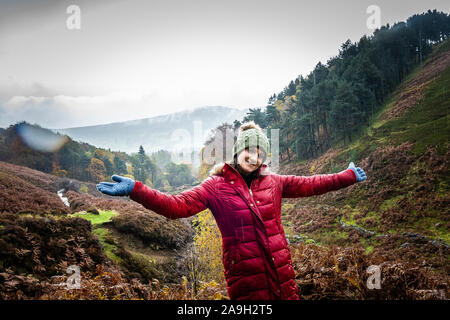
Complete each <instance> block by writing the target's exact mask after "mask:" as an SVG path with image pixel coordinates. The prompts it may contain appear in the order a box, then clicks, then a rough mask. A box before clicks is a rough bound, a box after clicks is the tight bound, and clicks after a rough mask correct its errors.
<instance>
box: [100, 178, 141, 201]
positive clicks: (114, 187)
mask: <svg viewBox="0 0 450 320" xmlns="http://www.w3.org/2000/svg"><path fill="white" fill-rule="evenodd" d="M111 179H113V180H114V181H117V182H118V183H109V182H100V183H99V184H97V189H98V191H100V192H103V193H105V194H107V195H110V196H129V195H130V194H131V191H133V188H134V182H135V181H134V180H133V179H130V178H126V177H121V176H116V175H113V176H112V177H111Z"/></svg>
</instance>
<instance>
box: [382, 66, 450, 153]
mask: <svg viewBox="0 0 450 320" xmlns="http://www.w3.org/2000/svg"><path fill="white" fill-rule="evenodd" d="M449 88H450V68H447V69H446V70H445V71H443V72H441V74H440V76H439V77H437V78H436V79H435V80H434V81H432V82H431V83H430V84H429V86H428V87H427V88H426V89H425V92H424V98H423V99H422V100H421V101H419V102H418V103H417V104H416V105H415V106H413V107H411V108H410V109H409V111H407V112H406V113H405V114H404V115H403V116H402V117H399V118H395V119H392V120H390V121H387V122H384V123H382V124H381V125H379V126H378V129H377V130H374V132H373V134H374V136H375V137H376V138H377V139H383V138H388V139H387V141H389V142H391V143H392V142H394V143H395V144H396V145H399V144H401V143H403V142H406V141H409V142H414V143H415V145H414V147H413V150H412V151H413V152H414V153H415V154H418V155H419V154H422V153H424V152H425V150H426V147H427V146H437V147H438V152H439V153H440V154H444V153H445V152H446V151H447V148H448V142H449V141H450V125H449V124H450V90H449Z"/></svg>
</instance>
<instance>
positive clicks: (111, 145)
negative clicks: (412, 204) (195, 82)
mask: <svg viewBox="0 0 450 320" xmlns="http://www.w3.org/2000/svg"><path fill="white" fill-rule="evenodd" d="M247 111H248V110H239V109H234V108H229V107H221V106H212V107H202V108H197V109H194V110H191V111H181V112H176V113H172V114H168V115H162V116H156V117H151V118H144V119H139V120H132V121H125V122H116V123H110V124H105V125H96V126H87V127H78V128H66V129H55V131H57V132H60V133H63V134H67V135H69V136H70V137H72V138H73V139H74V140H79V141H83V142H88V143H90V144H93V145H95V146H97V147H102V148H107V149H111V150H117V151H122V152H127V153H132V152H137V150H138V149H139V146H140V145H142V146H143V147H144V149H145V150H146V151H147V152H148V153H151V152H155V151H158V150H161V149H163V150H167V151H174V146H175V144H176V143H177V141H176V140H175V141H172V139H171V137H172V134H176V132H175V130H179V131H178V132H180V133H183V132H185V133H189V134H190V137H191V138H190V140H188V141H191V143H192V144H193V147H194V148H195V150H200V149H201V147H202V146H203V144H204V141H205V134H207V133H208V132H209V131H210V130H211V129H214V128H216V127H217V126H218V125H220V124H222V123H224V122H228V123H230V124H231V123H233V121H234V120H236V119H242V118H243V117H244V115H245V114H246V112H247ZM196 121H199V123H200V125H199V130H201V134H194V132H195V131H194V129H195V127H194V124H195V122H196ZM185 147H189V145H185Z"/></svg>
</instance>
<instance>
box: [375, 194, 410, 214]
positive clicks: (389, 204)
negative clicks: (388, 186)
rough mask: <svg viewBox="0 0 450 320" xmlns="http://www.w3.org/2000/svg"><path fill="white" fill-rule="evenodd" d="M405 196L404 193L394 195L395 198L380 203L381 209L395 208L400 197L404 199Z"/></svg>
mask: <svg viewBox="0 0 450 320" xmlns="http://www.w3.org/2000/svg"><path fill="white" fill-rule="evenodd" d="M404 197H405V196H404V195H399V196H396V197H393V198H390V199H387V200H385V201H383V203H382V204H381V205H380V210H382V211H384V210H388V209H391V208H394V207H395V206H396V205H397V202H398V201H399V200H400V199H403V198H404Z"/></svg>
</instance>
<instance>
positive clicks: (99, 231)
mask: <svg viewBox="0 0 450 320" xmlns="http://www.w3.org/2000/svg"><path fill="white" fill-rule="evenodd" d="M93 233H94V234H95V235H96V236H97V238H98V240H99V241H100V243H101V244H102V246H103V251H104V252H105V254H106V256H107V257H108V258H109V259H111V260H113V261H114V262H116V263H119V264H120V263H121V262H122V259H121V258H120V257H118V256H117V255H116V254H115V252H116V250H117V246H116V245H115V241H114V238H113V237H112V235H111V233H110V232H109V230H108V229H106V228H102V227H96V228H94V230H93Z"/></svg>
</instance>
